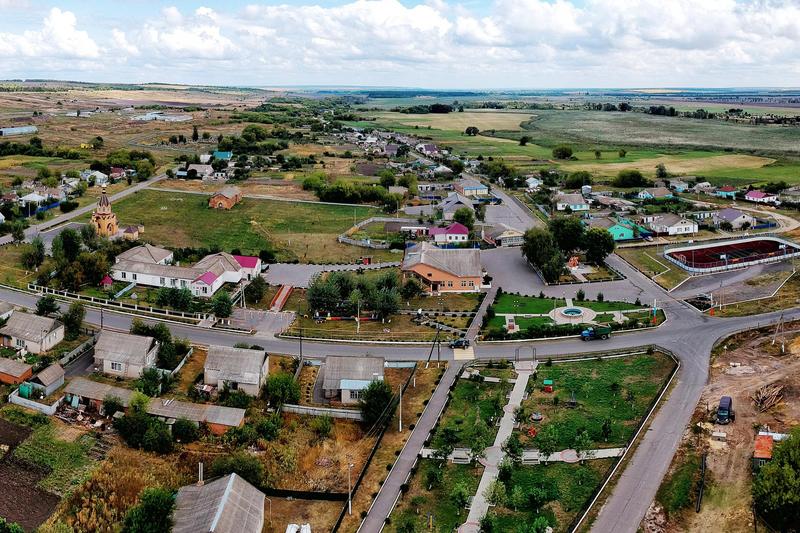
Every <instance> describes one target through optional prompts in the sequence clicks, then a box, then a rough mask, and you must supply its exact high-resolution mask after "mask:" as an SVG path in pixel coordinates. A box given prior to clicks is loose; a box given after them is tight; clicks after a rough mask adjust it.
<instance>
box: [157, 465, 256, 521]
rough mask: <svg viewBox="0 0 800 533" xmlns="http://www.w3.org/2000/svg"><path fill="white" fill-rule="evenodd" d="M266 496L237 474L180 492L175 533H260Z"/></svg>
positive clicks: (179, 490)
mask: <svg viewBox="0 0 800 533" xmlns="http://www.w3.org/2000/svg"><path fill="white" fill-rule="evenodd" d="M264 500H265V497H264V493H262V492H261V491H260V490H258V489H257V488H255V487H254V486H253V485H251V484H250V483H248V482H247V481H245V480H244V479H243V478H242V477H241V476H239V475H238V474H236V473H233V474H228V475H227V476H223V477H221V478H218V479H215V480H213V481H209V482H208V483H204V482H203V480H202V479H201V480H200V481H199V482H198V483H196V484H194V485H186V486H185V487H181V488H180V489H178V494H177V496H175V510H174V511H173V513H172V533H261V531H262V529H263V528H264Z"/></svg>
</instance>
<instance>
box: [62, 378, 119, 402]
mask: <svg viewBox="0 0 800 533" xmlns="http://www.w3.org/2000/svg"><path fill="white" fill-rule="evenodd" d="M64 392H66V393H67V394H74V395H76V396H80V397H81V398H88V399H90V400H99V401H103V400H104V399H105V398H107V397H109V396H116V397H117V398H119V399H120V401H121V402H122V405H123V407H128V402H130V399H131V398H132V397H133V392H134V391H132V390H129V389H123V388H122V387H114V386H113V385H107V384H105V383H98V382H96V381H91V380H89V379H86V378H75V379H73V380H72V381H70V382H69V384H67V387H66V388H65V389H64Z"/></svg>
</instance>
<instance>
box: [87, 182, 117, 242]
mask: <svg viewBox="0 0 800 533" xmlns="http://www.w3.org/2000/svg"><path fill="white" fill-rule="evenodd" d="M92 225H93V226H94V229H95V230H97V234H98V235H100V236H101V237H109V238H110V237H115V236H116V235H117V233H119V223H118V222H117V215H115V214H114V212H113V211H112V210H111V200H110V199H109V198H108V194H106V188H105V187H103V192H102V194H101V195H100V200H99V201H98V202H97V208H96V209H95V210H94V213H92Z"/></svg>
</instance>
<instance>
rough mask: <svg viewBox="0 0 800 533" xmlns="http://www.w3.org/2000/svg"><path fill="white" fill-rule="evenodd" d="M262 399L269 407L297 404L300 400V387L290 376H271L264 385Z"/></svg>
mask: <svg viewBox="0 0 800 533" xmlns="http://www.w3.org/2000/svg"><path fill="white" fill-rule="evenodd" d="M263 394H264V398H265V399H266V400H267V401H268V402H269V403H270V405H273V406H276V405H280V404H283V403H297V402H298V401H299V400H300V385H299V384H298V383H297V382H296V381H295V380H294V377H293V376H292V375H291V374H286V373H280V374H272V375H271V376H269V377H268V378H267V382H266V383H265V384H264V391H263Z"/></svg>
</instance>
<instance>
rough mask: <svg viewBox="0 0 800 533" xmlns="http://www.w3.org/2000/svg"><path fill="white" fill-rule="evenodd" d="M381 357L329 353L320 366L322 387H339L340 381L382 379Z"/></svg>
mask: <svg viewBox="0 0 800 533" xmlns="http://www.w3.org/2000/svg"><path fill="white" fill-rule="evenodd" d="M384 364H385V361H384V359H383V357H350V356H341V355H329V356H328V357H326V358H325V366H324V367H323V368H322V373H323V374H322V375H323V380H322V388H323V389H324V390H335V389H341V388H343V387H342V382H343V381H344V382H347V381H368V382H369V381H375V380H376V379H383V367H384Z"/></svg>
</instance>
